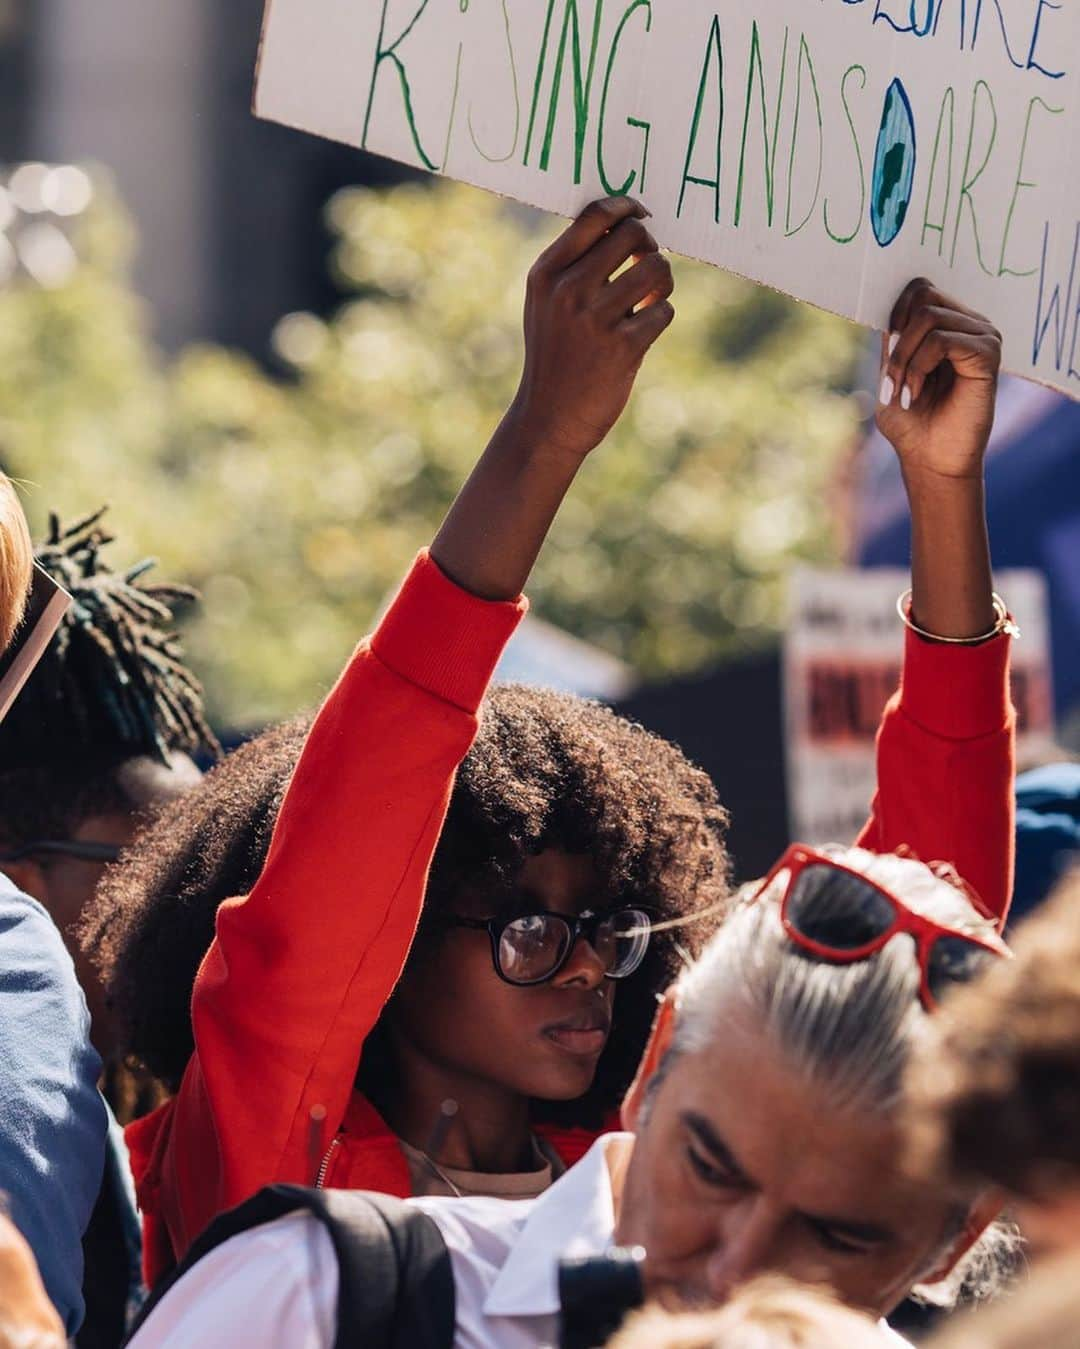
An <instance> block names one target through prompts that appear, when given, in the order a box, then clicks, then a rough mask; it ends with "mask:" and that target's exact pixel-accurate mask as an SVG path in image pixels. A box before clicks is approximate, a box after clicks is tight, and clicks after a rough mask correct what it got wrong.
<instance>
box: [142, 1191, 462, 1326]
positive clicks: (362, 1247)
mask: <svg viewBox="0 0 1080 1349" xmlns="http://www.w3.org/2000/svg"><path fill="white" fill-rule="evenodd" d="M303 1212H306V1213H310V1214H311V1216H312V1217H314V1218H317V1219H318V1221H319V1222H321V1223H322V1225H323V1226H324V1227H325V1228H326V1230H327V1233H328V1234H329V1236H330V1240H331V1241H332V1243H333V1246H334V1253H335V1255H336V1256H337V1261H338V1316H337V1334H336V1336H335V1338H334V1346H333V1349H355V1346H356V1345H358V1344H362V1345H363V1346H364V1349H452V1345H453V1342H454V1326H455V1310H456V1308H455V1296H454V1275H453V1270H452V1268H451V1265H450V1255H449V1252H448V1251H447V1249H446V1244H445V1243H444V1241H443V1238H442V1233H441V1232H440V1231H439V1229H438V1227H437V1226H436V1225H435V1223H434V1222H433V1221H432V1220H431V1219H430V1218H429V1217H428V1216H427V1214H426V1213H422V1212H421V1211H420V1210H419V1209H414V1208H410V1207H409V1206H408V1205H406V1204H404V1203H403V1202H402V1201H401V1200H400V1199H392V1198H390V1196H389V1195H382V1194H366V1193H364V1192H362V1191H358V1190H312V1189H304V1188H303V1187H302V1186H299V1185H270V1186H267V1188H266V1189H264V1190H260V1191H259V1193H258V1194H257V1195H255V1196H254V1197H253V1198H251V1199H248V1200H247V1201H246V1202H245V1203H243V1204H240V1205H238V1206H237V1207H236V1208H234V1209H230V1210H229V1212H228V1213H223V1214H221V1215H220V1216H219V1217H218V1218H215V1219H214V1221H213V1222H212V1223H211V1224H210V1226H209V1227H208V1228H207V1229H206V1231H205V1232H204V1233H203V1234H202V1236H201V1237H199V1239H198V1241H196V1242H194V1243H193V1244H192V1246H191V1248H190V1250H189V1251H188V1253H187V1255H186V1256H185V1257H184V1259H183V1260H182V1261H181V1262H180V1264H179V1265H177V1267H176V1268H175V1269H174V1270H173V1271H172V1272H171V1273H170V1274H169V1276H168V1277H167V1278H166V1279H164V1280H163V1281H162V1282H161V1283H159V1284H158V1285H157V1287H156V1288H155V1289H154V1291H153V1293H152V1294H151V1296H150V1297H149V1298H148V1300H147V1301H146V1303H145V1304H144V1305H143V1308H142V1310H141V1312H140V1313H139V1316H138V1318H137V1320H136V1322H135V1324H134V1326H133V1327H132V1329H131V1332H130V1335H134V1334H135V1332H136V1331H137V1330H139V1329H140V1328H141V1327H142V1325H143V1323H144V1322H145V1321H146V1319H147V1317H148V1316H149V1315H150V1314H151V1312H153V1310H154V1308H155V1307H156V1306H157V1305H158V1303H159V1302H160V1301H161V1300H162V1298H163V1297H164V1296H165V1294H166V1293H167V1292H169V1290H170V1289H171V1288H172V1287H173V1286H174V1284H176V1283H177V1282H179V1280H180V1279H182V1278H183V1276H184V1275H185V1274H186V1273H187V1272H188V1270H190V1269H191V1268H192V1266H193V1265H196V1264H197V1263H198V1262H199V1261H200V1260H202V1259H203V1258H204V1257H205V1256H207V1255H209V1254H210V1252H211V1251H213V1250H215V1249H216V1248H217V1247H218V1246H221V1245H223V1244H224V1243H225V1242H226V1241H228V1240H229V1239H230V1238H231V1237H235V1236H238V1235H239V1234H240V1233H241V1232H246V1231H248V1230H250V1229H251V1228H253V1227H262V1226H263V1225H264V1224H266V1223H270V1222H275V1221H276V1220H277V1219H278V1218H284V1217H287V1216H288V1215H289V1214H291V1213H303Z"/></svg>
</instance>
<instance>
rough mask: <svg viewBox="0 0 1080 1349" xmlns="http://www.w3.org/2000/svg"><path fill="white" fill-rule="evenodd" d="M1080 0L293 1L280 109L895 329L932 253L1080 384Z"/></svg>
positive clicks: (1073, 390)
mask: <svg viewBox="0 0 1080 1349" xmlns="http://www.w3.org/2000/svg"><path fill="white" fill-rule="evenodd" d="M1078 72H1080V3H1078V0H765V2H762V0H759V2H758V3H753V0H747V3H745V4H738V5H736V4H728V5H725V6H722V7H721V6H717V5H716V4H715V0H267V11H266V19H265V24H264V32H263V45H262V53H261V58H260V70H259V78H258V83H257V89H256V98H255V109H256V112H257V113H258V114H259V115H260V116H262V117H268V118H271V119H273V120H275V121H279V122H283V123H285V124H286V125H289V126H293V127H299V128H302V129H304V130H307V131H312V132H316V133H318V134H320V135H323V136H328V137H331V138H333V139H336V140H340V141H344V142H347V143H348V144H351V145H356V146H361V147H363V148H365V149H368V150H371V151H374V152H376V153H378V154H382V155H388V156H390V157H391V158H394V159H398V160H402V161H404V162H406V163H409V164H413V165H416V166H418V167H420V168H424V169H428V170H431V171H432V172H438V173H444V174H448V175H449V176H451V177H454V178H458V179H462V180H463V181H465V182H469V183H473V184H476V185H478V186H481V187H486V188H490V189H492V190H494V191H496V192H501V193H504V194H505V195H507V196H510V197H514V198H517V199H519V200H521V201H524V202H528V203H531V204H533V205H536V206H541V207H545V208H547V209H549V210H553V211H557V212H560V213H562V214H564V215H572V214H574V213H575V212H576V211H577V210H579V209H580V208H581V206H582V205H583V204H584V203H585V202H586V201H587V200H588V199H589V198H590V197H592V196H595V195H597V194H600V193H632V194H634V195H636V196H639V197H641V198H642V199H643V200H644V201H645V203H646V205H647V206H648V207H649V208H650V210H651V211H652V212H653V215H654V217H655V219H654V227H655V233H656V235H657V237H658V238H659V239H660V241H661V243H662V244H664V245H665V246H667V247H670V248H672V249H675V250H677V251H678V252H681V253H685V254H687V255H689V256H691V257H696V258H702V259H704V260H706V261H708V262H713V263H717V264H719V265H721V266H723V267H727V268H730V269H733V270H734V271H737V272H740V273H742V274H743V275H745V276H748V277H751V278H753V279H754V280H756V281H761V282H765V283H767V284H768V285H771V286H775V287H777V288H779V289H781V290H785V291H788V292H789V293H790V294H792V295H796V296H798V297H799V298H801V299H804V300H809V301H811V302H813V303H814V304H817V305H820V306H822V307H824V308H827V309H831V310H834V311H836V312H837V313H841V314H844V315H847V316H848V317H850V318H854V319H857V320H859V321H860V322H863V323H868V324H871V325H873V326H875V327H879V328H881V327H884V326H885V325H886V324H887V321H888V315H889V311H890V308H891V305H892V302H893V300H894V299H895V297H896V295H897V294H898V293H899V291H900V289H901V287H902V286H903V285H904V284H905V283H906V282H907V281H908V280H909V279H910V278H911V277H913V276H917V275H926V276H929V277H931V278H932V279H934V280H935V282H936V283H937V284H939V285H940V286H942V288H944V289H945V290H947V291H950V292H952V293H954V294H956V295H958V296H959V297H960V298H961V299H962V300H963V301H964V302H965V303H967V304H969V305H971V306H973V307H975V308H976V309H979V310H981V311H982V312H984V313H986V314H987V315H989V316H990V317H991V318H992V319H993V320H994V322H995V323H996V324H997V325H998V326H999V327H1000V328H1001V330H1002V332H1003V334H1004V337H1005V359H1006V365H1007V366H1008V367H1009V368H1011V369H1013V370H1015V371H1016V372H1017V373H1019V374H1022V375H1026V376H1028V377H1031V378H1035V379H1039V380H1042V381H1044V382H1047V383H1050V384H1053V385H1055V386H1056V387H1058V388H1060V389H1063V390H1064V391H1066V392H1067V393H1070V394H1072V395H1073V396H1074V397H1080V136H1077V135H1076V134H1075V131H1076V127H1077V124H1078V121H1080V85H1078Z"/></svg>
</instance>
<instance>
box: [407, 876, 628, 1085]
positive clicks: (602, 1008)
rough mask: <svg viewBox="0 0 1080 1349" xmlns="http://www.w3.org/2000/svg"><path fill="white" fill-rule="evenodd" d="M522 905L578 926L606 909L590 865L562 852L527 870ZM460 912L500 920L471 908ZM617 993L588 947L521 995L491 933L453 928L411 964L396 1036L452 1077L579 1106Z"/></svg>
mask: <svg viewBox="0 0 1080 1349" xmlns="http://www.w3.org/2000/svg"><path fill="white" fill-rule="evenodd" d="M518 898H519V907H520V909H521V912H522V913H528V912H530V911H536V910H540V909H547V910H550V911H552V912H556V913H565V914H566V915H567V916H569V917H575V916H577V915H578V914H579V913H581V912H582V910H584V909H589V908H597V907H599V906H600V903H601V901H599V899H598V892H597V882H596V874H595V870H594V868H593V864H592V862H591V860H590V859H589V858H588V857H576V856H570V855H568V854H566V853H561V852H555V851H548V852H543V853H540V854H539V855H538V856H536V857H532V858H530V859H529V860H528V861H527V862H526V864H525V866H524V868H523V869H522V873H521V877H520V880H519V883H518ZM457 911H458V912H459V913H460V914H462V915H465V916H468V917H477V918H489V917H491V914H490V913H488V912H484V911H482V910H481V909H478V908H476V907H474V906H473V905H470V904H469V902H468V900H467V898H466V899H463V900H462V901H461V903H460V904H459V905H458V906H457ZM614 989H615V985H614V983H613V981H612V980H610V979H607V978H605V976H604V966H603V964H602V963H601V961H600V959H599V958H598V956H597V954H596V952H595V951H594V950H593V949H592V947H591V946H590V945H589V944H588V942H587V941H586V940H585V939H584V938H579V940H578V942H577V945H576V946H575V947H574V950H573V951H572V952H571V954H570V958H569V959H568V960H567V962H566V964H565V965H564V966H563V967H562V969H561V970H559V972H558V973H557V974H556V975H555V976H554V977H553V978H552V979H550V980H549V981H548V982H547V983H544V984H537V985H534V986H532V987H529V988H519V987H515V986H514V985H512V984H508V983H506V982H504V981H503V980H502V979H500V978H499V976H498V974H497V973H496V972H495V968H494V966H493V964H492V959H491V942H490V938H489V936H488V933H487V932H486V931H479V930H476V931H474V930H471V929H463V928H451V929H449V930H448V931H447V932H446V933H445V935H444V936H443V937H442V938H441V940H440V941H439V942H438V943H437V944H436V945H435V946H434V947H433V948H432V949H431V950H430V951H417V953H416V954H415V955H414V957H413V958H412V959H411V960H410V962H409V965H408V967H407V969H406V971H405V974H404V975H403V977H402V980H401V983H400V984H399V985H398V989H397V992H396V994H395V997H394V1004H393V1012H392V1026H393V1031H394V1034H395V1036H396V1037H398V1038H399V1039H400V1040H404V1041H405V1042H406V1043H407V1045H408V1048H409V1050H410V1051H411V1052H412V1053H413V1054H416V1053H418V1054H420V1055H421V1056H422V1057H423V1058H424V1059H425V1060H427V1061H428V1063H430V1064H431V1065H432V1066H433V1067H435V1068H436V1069H439V1070H441V1071H442V1072H444V1073H451V1074H463V1075H466V1076H467V1077H468V1078H470V1079H472V1080H473V1081H474V1082H476V1083H477V1084H486V1085H489V1086H492V1087H496V1088H501V1089H504V1090H509V1091H512V1092H514V1093H515V1094H518V1095H521V1096H529V1097H538V1098H540V1099H542V1100H550V1101H565V1100H573V1099H574V1098H575V1097H578V1096H581V1095H583V1094H584V1093H585V1092H586V1091H588V1089H589V1087H590V1086H591V1085H592V1080H593V1077H594V1075H595V1073H596V1065H597V1062H598V1061H599V1058H600V1055H601V1053H602V1052H603V1050H604V1047H605V1045H606V1044H607V1041H608V1036H609V1034H610V1031H611V1018H612V1006H613V1001H614Z"/></svg>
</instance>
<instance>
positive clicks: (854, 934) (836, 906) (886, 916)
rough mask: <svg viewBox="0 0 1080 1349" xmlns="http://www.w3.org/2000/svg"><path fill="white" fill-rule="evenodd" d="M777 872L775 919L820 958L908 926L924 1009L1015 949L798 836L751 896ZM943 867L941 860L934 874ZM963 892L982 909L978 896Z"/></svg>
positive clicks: (857, 949)
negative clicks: (924, 906) (921, 907)
mask: <svg viewBox="0 0 1080 1349" xmlns="http://www.w3.org/2000/svg"><path fill="white" fill-rule="evenodd" d="M931 869H932V870H933V868H931ZM782 871H787V873H788V879H787V885H786V886H785V889H784V897H783V900H782V901H781V905H780V921H781V923H782V924H783V926H784V931H785V933H786V934H787V936H788V938H789V939H790V940H791V941H792V942H794V943H795V945H796V946H799V947H801V948H802V949H803V950H804V951H808V952H809V953H810V954H811V955H815V956H818V957H819V958H820V959H822V960H828V961H831V962H833V963H834V964H839V965H848V964H854V963H855V962H856V961H858V960H866V959H868V958H869V957H870V956H872V955H874V954H875V953H876V952H878V951H880V950H881V949H882V947H883V946H885V944H886V943H887V942H890V941H891V940H892V939H893V937H895V936H896V935H897V934H898V933H901V932H906V933H908V935H909V936H911V937H913V938H914V939H915V946H916V950H917V953H918V959H919V970H920V972H921V976H922V978H921V982H920V986H919V997H920V999H921V1001H922V1004H923V1006H924V1007H925V1008H926V1010H927V1011H933V1010H934V1009H935V1008H936V1007H937V1006H938V1004H939V1002H940V1000H941V998H942V996H943V995H944V993H945V990H946V989H947V988H948V986H949V985H950V984H956V983H967V982H968V981H970V980H971V979H974V978H975V977H976V975H978V974H980V973H981V972H982V971H983V970H984V969H985V968H986V966H987V965H988V964H989V963H990V961H991V960H993V959H998V958H1000V957H1002V956H1006V957H1009V956H1011V955H1012V952H1011V951H1010V950H1009V948H1008V947H1007V946H1006V945H1005V942H1004V941H1003V940H1002V939H1001V937H999V936H998V934H997V933H996V932H986V933H979V934H978V935H976V934H975V933H972V932H965V931H963V930H962V929H960V928H955V927H948V926H946V925H944V924H942V923H936V922H934V921H933V919H930V918H924V917H923V915H922V914H920V913H916V912H915V911H914V910H913V909H910V908H909V907H908V906H907V905H906V904H905V903H904V902H903V901H902V900H900V899H898V898H897V897H896V895H893V894H890V892H889V891H888V890H884V889H882V887H881V886H880V885H876V884H875V883H874V882H873V881H872V880H870V878H869V877H868V876H866V875H864V873H863V872H861V871H855V870H853V869H852V868H851V867H846V866H844V865H843V864H842V863H839V862H837V861H835V860H834V859H833V858H831V857H829V856H828V855H827V854H825V853H820V852H816V851H815V850H814V849H813V848H808V847H805V846H804V845H803V844H801V843H795V844H793V845H792V846H791V847H790V848H788V850H787V852H785V853H784V855H783V857H781V858H780V860H779V861H778V862H777V863H776V865H775V866H774V867H773V868H772V870H771V871H770V872H769V874H768V875H767V876H766V877H765V879H764V880H763V881H762V882H761V884H760V885H759V886H758V888H757V890H756V891H755V892H754V899H758V898H760V896H761V895H763V894H764V893H765V891H766V890H767V889H768V888H769V886H770V885H771V884H772V882H773V881H774V880H775V879H776V877H777V876H778V875H779V874H780V872H782ZM945 871H946V868H944V867H942V868H941V869H940V871H939V872H937V873H936V874H942V873H945ZM966 893H967V895H968V898H969V899H970V900H971V901H972V902H973V903H974V904H975V907H976V908H978V909H979V911H980V912H983V910H982V907H981V905H979V903H978V901H977V899H976V898H975V896H974V895H972V894H971V892H970V891H966Z"/></svg>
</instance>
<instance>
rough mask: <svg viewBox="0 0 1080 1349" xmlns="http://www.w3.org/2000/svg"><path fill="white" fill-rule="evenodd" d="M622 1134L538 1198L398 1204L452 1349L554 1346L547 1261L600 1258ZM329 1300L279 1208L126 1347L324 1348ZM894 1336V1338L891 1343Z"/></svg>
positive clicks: (179, 1292)
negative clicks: (421, 1241)
mask: <svg viewBox="0 0 1080 1349" xmlns="http://www.w3.org/2000/svg"><path fill="white" fill-rule="evenodd" d="M628 1138H629V1135H625V1134H608V1135H606V1136H605V1137H604V1138H601V1139H599V1140H598V1141H597V1142H596V1143H594V1144H593V1146H592V1148H591V1149H590V1150H589V1152H588V1153H587V1154H586V1155H585V1156H584V1157H583V1158H582V1160H581V1161H580V1162H578V1164H577V1165H576V1166H573V1167H571V1168H570V1170H569V1171H567V1173H566V1174H565V1175H564V1176H563V1177H562V1178H561V1179H560V1180H559V1181H557V1182H556V1183H555V1184H554V1185H553V1186H552V1187H551V1189H549V1190H548V1191H547V1192H546V1193H544V1194H543V1195H541V1196H540V1197H539V1198H538V1199H532V1200H506V1199H490V1198H469V1199H456V1198H442V1197H439V1198H431V1199H411V1200H409V1201H408V1202H409V1203H410V1204H415V1205H416V1207H418V1208H421V1209H423V1210H424V1212H425V1213H427V1214H428V1215H429V1216H430V1217H431V1218H432V1219H433V1220H434V1221H435V1223H436V1224H437V1225H438V1227H439V1230H440V1231H441V1233H442V1236H443V1239H444V1241H445V1242H446V1245H447V1249H448V1250H449V1252H450V1261H451V1265H452V1268H453V1272H454V1283H455V1290H456V1312H457V1328H456V1331H455V1335H454V1349H558V1344H559V1287H558V1278H559V1274H558V1270H559V1262H560V1260H563V1259H565V1258H568V1257H569V1258H574V1257H584V1256H596V1255H603V1254H604V1252H605V1251H607V1250H609V1249H610V1248H611V1246H612V1245H613V1244H614V1235H615V1205H614V1200H613V1197H612V1192H611V1174H610V1171H609V1170H608V1164H607V1153H608V1149H609V1148H612V1147H618V1146H619V1145H620V1144H621V1143H623V1142H624V1141H625V1140H627V1139H628ZM337 1299H338V1264H337V1257H336V1255H335V1254H334V1248H333V1244H332V1243H331V1240H330V1237H329V1235H328V1234H327V1231H326V1228H325V1227H323V1225H322V1224H321V1223H320V1222H319V1221H318V1219H317V1218H314V1217H312V1216H311V1214H309V1213H298V1214H291V1215H290V1216H288V1217H286V1218H279V1219H278V1220H277V1221H276V1222H272V1223H267V1224H265V1225H264V1226H263V1227H258V1228H254V1229H252V1230H251V1231H248V1232H242V1233H241V1234H240V1235H239V1236H235V1237H233V1238H231V1240H229V1241H227V1242H225V1243H223V1244H222V1245H221V1246H219V1247H218V1248H217V1249H216V1250H214V1251H212V1252H211V1253H210V1254H209V1255H207V1256H205V1257H204V1258H203V1259H202V1260H200V1261H199V1262H198V1264H196V1265H195V1266H194V1268H193V1269H192V1270H191V1271H190V1273H188V1274H187V1275H185V1277H184V1278H183V1279H181V1280H180V1281H179V1282H178V1283H177V1284H176V1285H175V1286H174V1287H173V1288H171V1289H170V1290H169V1292H168V1293H167V1294H166V1295H165V1297H164V1298H162V1300H161V1302H160V1303H159V1305H158V1306H157V1307H156V1308H155V1310H154V1312H153V1314H152V1315H151V1316H150V1317H149V1318H148V1320H147V1321H146V1324H145V1325H144V1326H143V1328H142V1329H141V1330H140V1331H139V1333H138V1334H137V1335H136V1336H135V1338H134V1339H133V1340H132V1341H131V1346H130V1349H193V1346H196V1345H197V1346H199V1347H200V1349H217V1347H218V1346H220V1349H246V1347H247V1346H251V1349H255V1347H256V1346H257V1347H258V1349H333V1344H334V1337H335V1332H336V1322H337ZM890 1333H891V1332H890ZM906 1343H907V1341H905V1340H903V1339H900V1337H899V1336H897V1337H896V1344H897V1346H903V1345H905V1344H906ZM358 1349H362V1347H358Z"/></svg>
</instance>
